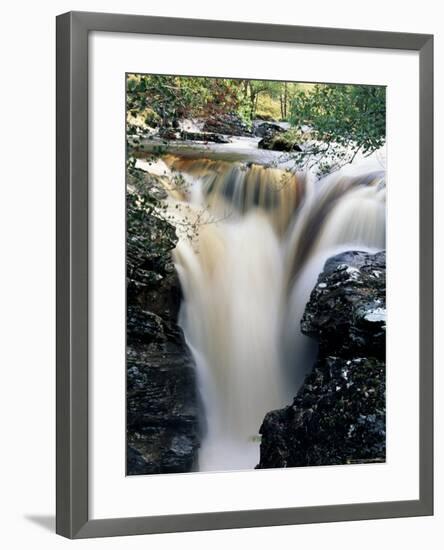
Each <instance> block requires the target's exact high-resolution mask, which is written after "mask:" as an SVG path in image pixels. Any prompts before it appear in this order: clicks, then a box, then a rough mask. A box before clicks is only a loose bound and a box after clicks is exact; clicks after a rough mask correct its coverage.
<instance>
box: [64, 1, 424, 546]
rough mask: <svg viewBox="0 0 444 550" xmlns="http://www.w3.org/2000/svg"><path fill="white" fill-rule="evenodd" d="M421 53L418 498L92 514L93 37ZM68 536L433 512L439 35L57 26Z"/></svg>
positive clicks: (84, 18)
mask: <svg viewBox="0 0 444 550" xmlns="http://www.w3.org/2000/svg"><path fill="white" fill-rule="evenodd" d="M90 31H106V32H119V33H142V34H157V35H159V34H160V35H173V36H191V37H206V38H229V39H240V40H257V41H274V42H291V43H305V44H320V45H332V46H359V47H369V48H387V49H400V50H416V51H418V52H419V57H420V78H419V86H420V151H419V153H420V174H419V176H420V204H419V209H420V266H421V267H420V380H419V392H420V457H419V458H420V460H419V470H420V472H419V474H420V490H419V500H411V501H401V502H398V501H396V502H381V503H357V504H347V505H332V506H311V507H300V508H281V509H271V510H251V511H234V512H217V513H201V514H185V515H173V516H150V517H129V518H118V519H99V520H90V519H89V516H88V33H89V32H90ZM56 136H57V137H56V139H57V169H56V174H57V277H56V280H57V353H56V356H57V384H56V386H57V422H56V431H57V442H56V443H57V444H56V446H57V495H56V496H57V521H56V531H57V533H59V534H61V535H64V536H66V537H69V538H85V537H101V536H113V535H130V534H143V533H161V532H174V531H197V530H207V529H227V528H239V527H256V526H267V525H288V524H299V523H316V522H331V521H346V520H361V519H376V518H392V517H406V516H425V515H432V514H433V36H431V35H424V34H404V33H391V32H374V31H361V30H345V29H330V28H315V27H297V26H283V25H268V24H262V23H240V22H228V21H207V20H193V19H172V18H164V17H146V16H135V15H116V14H105V13H86V12H70V13H66V14H63V15H60V16H58V17H57V127H56Z"/></svg>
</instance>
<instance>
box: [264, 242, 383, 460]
mask: <svg viewBox="0 0 444 550" xmlns="http://www.w3.org/2000/svg"><path fill="white" fill-rule="evenodd" d="M385 307H386V306H385V252H380V253H377V254H368V253H365V252H354V251H353V252H346V253H343V254H339V255H337V256H335V257H333V258H331V259H329V260H328V261H327V263H326V265H325V267H324V270H323V272H322V273H321V274H320V276H319V278H318V282H317V284H316V287H315V288H314V290H313V291H312V293H311V297H310V300H309V302H308V304H307V307H306V309H305V313H304V316H303V319H302V322H301V328H302V332H304V333H305V334H307V335H309V336H311V337H313V338H316V339H317V340H318V343H319V353H318V359H317V361H316V364H315V365H314V367H313V370H312V372H311V373H310V374H309V375H308V376H307V377H306V379H305V381H304V383H303V385H302V387H301V388H300V390H299V391H298V393H297V395H296V397H295V399H294V401H293V403H292V405H291V406H288V407H285V408H284V409H280V410H277V411H272V412H270V413H268V414H267V415H266V417H265V419H264V422H263V424H262V427H261V429H260V433H261V435H262V440H261V452H260V463H259V465H258V466H257V467H258V468H285V467H292V466H318V465H330V464H350V463H366V462H384V461H385V328H386V327H385V313H386V309H385Z"/></svg>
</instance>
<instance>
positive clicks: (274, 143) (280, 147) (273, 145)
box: [257, 132, 302, 153]
mask: <svg viewBox="0 0 444 550" xmlns="http://www.w3.org/2000/svg"><path fill="white" fill-rule="evenodd" d="M257 146H258V147H259V149H268V150H270V151H282V152H286V153H291V152H301V151H302V149H301V147H300V145H299V144H298V143H296V142H295V141H294V139H293V137H290V136H288V135H287V133H286V132H283V133H281V132H279V133H278V132H270V133H267V134H265V136H264V137H263V138H262V139H261V140H260V141H259V143H258V144H257Z"/></svg>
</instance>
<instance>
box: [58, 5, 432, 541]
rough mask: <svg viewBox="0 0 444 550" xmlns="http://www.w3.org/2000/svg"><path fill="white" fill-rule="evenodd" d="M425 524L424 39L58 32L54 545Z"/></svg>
mask: <svg viewBox="0 0 444 550" xmlns="http://www.w3.org/2000/svg"><path fill="white" fill-rule="evenodd" d="M432 513H433V37H432V36H430V35H419V34H404V33H389V32H377V31H361V30H345V29H330V28H308V27H294V26H280V25H267V24H257V23H240V22H227V21H207V20H192V19H171V18H159V17H146V16H134V15H115V14H100V13H83V12H71V13H67V14H63V15H60V16H59V17H58V18H57V522H56V523H57V532H58V533H59V534H61V535H63V536H66V537H69V538H85V537H101V536H114V535H132V534H148V533H161V532H172V531H193V530H207V529H226V528H240V527H256V526H267V525H285V524H299V523H315V522H332V521H348V520H362V519H375V518H392V517H406V516H421V515H431V514H432Z"/></svg>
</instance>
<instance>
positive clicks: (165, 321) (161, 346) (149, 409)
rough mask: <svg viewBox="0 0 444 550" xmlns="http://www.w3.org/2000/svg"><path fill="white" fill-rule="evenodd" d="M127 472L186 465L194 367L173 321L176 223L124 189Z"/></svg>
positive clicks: (191, 448) (192, 430) (194, 429)
mask: <svg viewBox="0 0 444 550" xmlns="http://www.w3.org/2000/svg"><path fill="white" fill-rule="evenodd" d="M127 211H128V227H127V229H128V230H127V473H128V475H134V474H152V473H181V472H189V471H191V470H192V469H193V468H194V466H195V464H196V459H197V449H198V447H199V442H200V435H199V420H198V418H199V414H198V413H199V410H198V409H199V407H198V396H197V390H196V380H195V366H194V362H193V359H192V356H191V354H190V352H189V350H188V347H187V345H186V343H185V340H184V336H183V333H182V330H181V328H180V327H179V326H178V324H177V315H178V311H179V307H180V300H181V292H180V285H179V281H178V278H177V275H176V272H175V269H174V265H173V262H172V257H171V251H172V249H173V248H174V247H175V245H176V242H177V236H176V232H175V229H174V228H173V227H172V226H171V225H170V224H169V223H168V222H166V221H165V220H162V219H160V218H158V217H157V216H154V215H153V214H150V213H148V212H146V211H142V210H141V209H140V207H139V205H138V200H137V196H136V195H135V194H128V209H127Z"/></svg>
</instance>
